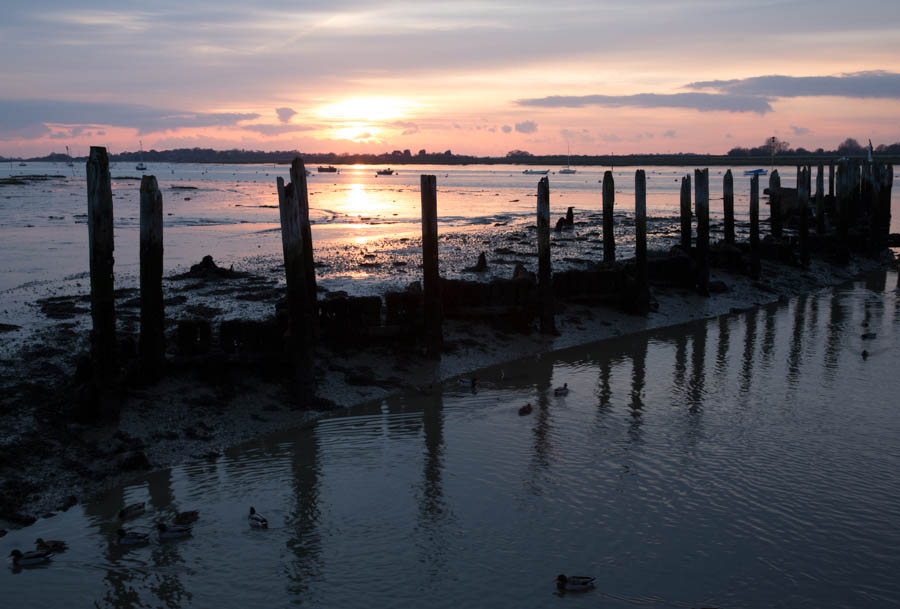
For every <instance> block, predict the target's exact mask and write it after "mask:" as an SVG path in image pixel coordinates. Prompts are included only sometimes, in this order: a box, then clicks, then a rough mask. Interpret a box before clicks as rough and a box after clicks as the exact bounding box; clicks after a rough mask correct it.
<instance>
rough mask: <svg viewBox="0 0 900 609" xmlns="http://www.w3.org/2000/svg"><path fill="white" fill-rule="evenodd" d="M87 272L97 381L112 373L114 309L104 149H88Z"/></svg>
mask: <svg viewBox="0 0 900 609" xmlns="http://www.w3.org/2000/svg"><path fill="white" fill-rule="evenodd" d="M87 195H88V240H89V243H90V246H89V247H90V270H91V319H92V321H93V330H92V333H91V356H92V358H93V360H94V370H95V373H96V374H97V376H98V377H99V378H101V379H105V378H109V377H110V376H112V375H113V374H114V373H115V368H116V364H115V361H116V358H115V348H116V307H115V299H114V295H113V264H114V262H115V259H114V258H113V250H114V246H113V200H112V186H111V185H110V178H109V157H108V156H107V154H106V148H103V147H101V146H91V154H90V157H89V158H88V162H87Z"/></svg>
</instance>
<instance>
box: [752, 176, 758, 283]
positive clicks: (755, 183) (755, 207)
mask: <svg viewBox="0 0 900 609" xmlns="http://www.w3.org/2000/svg"><path fill="white" fill-rule="evenodd" d="M759 271H760V264H759V175H758V174H753V177H752V178H750V277H752V278H753V279H759Z"/></svg>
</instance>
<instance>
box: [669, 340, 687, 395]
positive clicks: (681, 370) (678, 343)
mask: <svg viewBox="0 0 900 609" xmlns="http://www.w3.org/2000/svg"><path fill="white" fill-rule="evenodd" d="M686 378H687V331H683V332H678V333H677V334H676V337H675V373H674V377H673V379H672V383H673V384H674V386H675V387H674V389H675V390H674V392H673V393H675V394H676V395H677V394H679V393H681V391H682V390H683V388H684V383H685V379H686Z"/></svg>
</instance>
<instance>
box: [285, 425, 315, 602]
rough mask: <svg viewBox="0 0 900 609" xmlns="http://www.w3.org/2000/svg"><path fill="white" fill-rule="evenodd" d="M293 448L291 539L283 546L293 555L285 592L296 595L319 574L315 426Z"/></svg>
mask: <svg viewBox="0 0 900 609" xmlns="http://www.w3.org/2000/svg"><path fill="white" fill-rule="evenodd" d="M293 451H294V454H293V458H292V460H291V469H292V473H293V493H294V506H293V511H292V512H291V513H290V515H289V516H288V518H287V523H286V526H287V528H288V529H289V531H290V539H288V541H287V542H286V545H287V548H288V550H290V552H291V553H292V554H293V555H294V560H293V562H292V563H291V565H290V567H289V568H288V569H287V575H288V580H289V581H288V592H289V593H290V594H293V595H297V594H302V593H303V592H305V591H306V590H307V588H308V586H307V584H306V582H308V581H312V580H313V579H315V578H317V577H318V576H319V574H320V573H319V572H320V564H319V553H320V551H321V539H320V537H319V534H318V531H317V530H316V525H317V524H318V522H319V492H320V489H319V486H320V482H319V476H320V471H319V441H318V436H317V434H316V428H315V427H313V428H311V429H307V430H304V431H303V432H302V433H299V434H298V436H297V439H296V441H295V442H294V444H293Z"/></svg>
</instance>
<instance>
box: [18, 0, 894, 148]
mask: <svg viewBox="0 0 900 609" xmlns="http://www.w3.org/2000/svg"><path fill="white" fill-rule="evenodd" d="M0 14H2V15H3V19H2V20H0V54H2V57H3V61H2V62H0V155H3V156H22V157H28V156H37V155H44V154H47V153H49V152H52V151H56V152H64V151H65V147H66V146H67V145H68V146H69V147H70V148H71V149H72V152H73V154H74V155H85V154H87V150H88V147H89V146H91V145H106V146H108V147H109V148H110V150H111V151H112V152H113V153H116V152H122V151H126V150H128V151H135V150H137V149H138V147H139V145H141V144H140V143H141V142H142V145H143V148H144V149H145V150H150V149H159V150H162V149H170V148H184V147H203V148H207V147H210V148H217V149H230V148H243V149H252V150H300V151H301V152H309V153H312V152H339V153H340V152H351V153H353V152H375V153H379V152H390V151H392V150H403V149H410V150H412V152H413V154H415V153H416V152H417V151H418V150H420V149H426V150H428V151H444V150H452V151H453V152H454V153H457V154H473V155H490V156H502V155H504V154H506V153H507V152H508V151H510V150H513V149H520V150H527V151H529V152H532V153H534V154H566V152H567V151H571V154H572V155H578V154H629V153H668V152H672V153H675V152H697V153H713V154H723V153H725V152H727V151H728V150H729V149H731V148H733V147H736V146H744V147H752V146H759V145H762V144H763V142H764V141H765V140H766V139H767V138H769V137H771V136H773V135H774V136H776V137H778V138H780V139H782V140H786V141H788V142H789V143H790V144H791V146H792V147H800V146H802V147H804V148H807V149H810V150H815V149H816V148H819V147H823V148H826V149H833V148H835V147H837V145H838V144H839V143H840V142H841V141H843V140H844V139H845V138H847V137H853V138H856V139H858V140H859V141H861V142H865V141H866V140H867V139H869V138H871V139H872V141H873V143H874V144H875V145H876V146H877V145H878V144H891V143H894V142H898V141H900V120H898V116H900V2H898V1H897V0H857V1H855V2H854V3H852V5H847V4H846V2H840V3H839V2H832V1H831V0H815V1H806V0H791V1H781V0H757V1H756V2H746V0H742V1H733V0H641V1H635V0H623V1H603V0H593V1H578V0H575V1H569V0H556V1H554V2H547V1H546V0H543V1H530V0H522V1H517V2H470V1H466V0H461V1H446V2H428V1H425V0H419V1H402V2H395V1H392V0H383V1H380V2H377V3H373V2H359V1H355V0H327V1H326V0H323V1H319V0H291V1H287V0H276V1H272V2H247V1H246V0H241V1H233V0H219V1H216V2H210V1H207V0H198V1H190V0H178V1H172V0H152V1H147V0H143V1H141V2H132V1H130V0H81V1H79V2H77V3H76V2H72V1H71V0H66V1H63V0H56V1H43V0H34V1H31V2H19V1H18V0H0Z"/></svg>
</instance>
